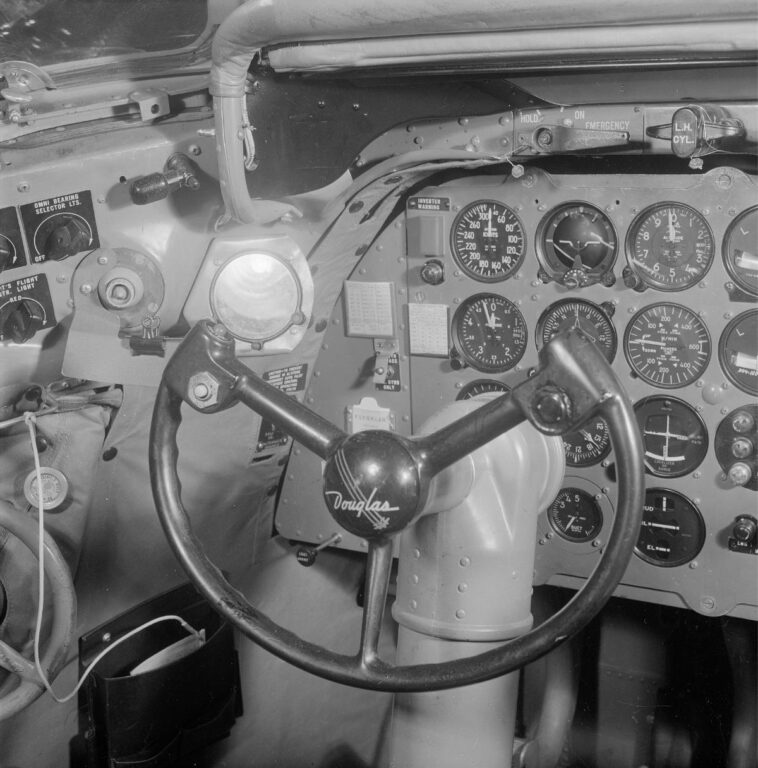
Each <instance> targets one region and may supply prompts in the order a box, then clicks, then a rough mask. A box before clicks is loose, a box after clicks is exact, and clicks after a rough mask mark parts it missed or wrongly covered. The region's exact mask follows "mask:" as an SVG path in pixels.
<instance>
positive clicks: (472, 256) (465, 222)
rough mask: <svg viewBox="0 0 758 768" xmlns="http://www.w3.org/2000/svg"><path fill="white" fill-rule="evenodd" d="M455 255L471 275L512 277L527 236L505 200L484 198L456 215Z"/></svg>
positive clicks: (486, 279)
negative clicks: (504, 203) (496, 200)
mask: <svg viewBox="0 0 758 768" xmlns="http://www.w3.org/2000/svg"><path fill="white" fill-rule="evenodd" d="M451 241H452V242H451V246H452V250H453V256H454V257H455V260H456V262H457V263H458V266H459V267H460V268H461V269H462V270H463V271H464V272H465V273H466V274H467V275H469V276H470V277H473V278H474V279H475V280H481V281H483V282H496V281H498V280H505V279H506V278H508V277H510V276H511V275H512V274H513V273H514V272H515V271H516V270H517V269H518V268H519V267H520V266H521V262H522V261H523V260H524V254H525V253H526V237H525V235H524V227H523V225H522V224H521V221H520V219H519V218H518V216H516V214H515V213H514V212H513V211H512V210H511V209H510V208H508V206H505V205H503V204H502V203H497V202H495V201H494V200H481V201H479V202H476V203H472V204H471V205H469V206H468V207H467V208H464V209H463V210H462V211H461V212H460V213H459V214H458V216H457V217H456V219H455V222H454V224H453V231H452V234H451Z"/></svg>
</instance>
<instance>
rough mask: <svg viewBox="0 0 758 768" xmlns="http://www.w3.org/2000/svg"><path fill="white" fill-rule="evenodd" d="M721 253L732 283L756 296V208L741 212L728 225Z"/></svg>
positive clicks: (757, 209)
mask: <svg viewBox="0 0 758 768" xmlns="http://www.w3.org/2000/svg"><path fill="white" fill-rule="evenodd" d="M722 252H723V256H724V264H725V266H726V269H727V271H728V272H729V274H730V275H731V276H732V278H733V279H734V282H735V283H737V285H739V286H740V288H742V289H743V290H745V291H747V292H748V293H750V294H752V295H753V296H758V206H756V207H755V208H750V209H748V210H747V211H743V212H742V213H741V214H740V215H739V216H738V217H737V218H736V219H735V220H734V221H733V222H732V223H731V224H730V225H729V229H727V231H726V235H725V236H724V245H723V249H722Z"/></svg>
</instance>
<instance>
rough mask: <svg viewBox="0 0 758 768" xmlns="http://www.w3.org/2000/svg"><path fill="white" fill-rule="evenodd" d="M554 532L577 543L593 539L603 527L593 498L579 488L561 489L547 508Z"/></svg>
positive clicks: (599, 511)
mask: <svg viewBox="0 0 758 768" xmlns="http://www.w3.org/2000/svg"><path fill="white" fill-rule="evenodd" d="M547 518H548V520H549V521H550V525H552V526H553V528H554V529H555V532H556V533H557V534H558V535H559V536H561V537H562V538H564V539H567V540H568V541H574V542H577V543H580V542H583V541H590V540H591V539H594V538H595V537H596V536H597V534H598V533H599V532H600V529H601V528H602V527H603V513H602V511H601V509H600V506H599V505H598V503H597V502H596V501H595V499H594V498H593V496H592V495H591V494H589V493H587V491H583V490H582V489H581V488H563V489H561V491H560V493H559V494H558V495H557V496H556V497H555V501H553V503H552V504H551V505H550V506H549V507H548V510H547Z"/></svg>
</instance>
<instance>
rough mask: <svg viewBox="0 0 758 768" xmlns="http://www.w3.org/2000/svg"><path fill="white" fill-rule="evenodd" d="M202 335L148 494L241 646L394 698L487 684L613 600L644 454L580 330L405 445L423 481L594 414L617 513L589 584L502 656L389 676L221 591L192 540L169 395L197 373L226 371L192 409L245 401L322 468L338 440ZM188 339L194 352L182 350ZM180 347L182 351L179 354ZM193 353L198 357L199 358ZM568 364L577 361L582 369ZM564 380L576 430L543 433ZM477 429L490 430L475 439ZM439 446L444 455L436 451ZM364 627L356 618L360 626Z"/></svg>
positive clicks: (172, 369)
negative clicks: (479, 451) (461, 461)
mask: <svg viewBox="0 0 758 768" xmlns="http://www.w3.org/2000/svg"><path fill="white" fill-rule="evenodd" d="M200 326H203V323H201V324H198V326H196V327H195V329H193V331H192V332H191V333H190V334H189V335H188V340H189V341H188V340H185V342H186V347H185V343H183V345H182V346H180V348H179V350H177V352H176V353H175V355H174V358H172V361H170V363H169V365H168V366H167V369H166V372H165V373H164V377H163V380H162V381H161V384H160V387H159V389H158V394H157V398H156V402H155V408H154V411H153V420H152V425H151V432H150V450H149V464H150V475H151V483H152V488H153V496H154V499H155V504H156V508H157V511H158V516H159V518H160V520H161V524H162V526H163V529H164V532H165V534H166V536H167V538H168V540H169V543H170V545H171V547H172V549H173V551H174V553H175V554H176V556H177V558H178V559H179V561H180V563H181V565H182V567H183V568H184V570H185V571H186V573H187V575H188V576H189V578H190V579H191V580H192V581H193V583H194V584H195V585H196V586H197V588H198V589H199V590H200V592H201V593H202V594H203V595H204V596H205V597H206V599H207V600H208V601H209V603H210V604H211V605H212V606H213V608H214V609H215V610H216V611H217V612H219V613H220V614H221V615H222V616H223V617H224V618H225V619H226V620H228V621H229V622H231V623H232V624H233V625H235V626H236V627H237V628H238V629H239V630H240V631H241V632H242V633H243V634H245V635H246V636H247V637H248V638H249V639H251V640H253V641H254V642H256V643H257V644H259V645H261V646H262V647H263V648H266V649H267V650H268V651H270V652H271V653H273V654H275V655H276V656H278V657H279V658H281V659H283V660H285V661H288V662H290V663H291V664H293V665H295V666H297V667H300V668H301V669H304V670H306V671H308V672H311V673H313V674H316V675H318V676H320V677H324V678H326V679H329V680H332V681H334V682H337V683H342V684H346V685H350V686H354V687H359V688H367V689H371V690H383V691H395V692H410V691H430V690H442V689H446V688H452V687H456V686H460V685H467V684H471V683H476V682H481V681H484V680H488V679H491V678H493V677H497V676H499V675H502V674H506V673H508V672H511V671H513V670H515V669H518V668H520V667H522V666H524V665H525V664H527V663H530V662H531V661H533V660H535V659H537V658H539V657H540V656H542V655H544V654H545V653H547V652H549V651H550V650H552V649H553V648H554V647H556V646H557V645H558V644H560V643H561V642H563V641H564V640H566V639H567V638H569V637H571V636H572V635H573V634H575V633H576V632H578V631H579V630H580V629H582V628H583V627H584V626H585V625H586V624H587V623H588V622H589V621H590V620H591V619H592V618H593V617H594V616H595V615H596V614H597V613H598V612H599V610H600V609H601V608H602V606H603V605H604V604H605V603H606V602H607V600H608V599H609V598H610V596H611V595H612V593H613V591H614V589H615V587H616V585H617V584H618V582H619V581H620V579H621V577H622V576H623V573H624V571H625V570H626V566H627V564H628V561H629V559H630V557H631V554H632V551H633V548H634V545H635V542H636V540H637V536H638V531H639V526H640V522H641V515H642V506H643V499H644V465H643V462H642V456H643V450H642V444H641V438H640V435H639V430H638V428H637V421H636V418H635V415H634V411H633V409H632V406H631V403H630V402H629V400H628V398H626V396H625V395H623V394H622V393H623V390H622V388H621V385H620V384H619V382H618V380H617V379H616V377H615V374H614V373H613V371H612V369H611V368H610V366H609V365H608V364H607V362H606V361H605V359H604V358H603V356H602V354H601V353H600V352H598V351H597V350H596V349H595V348H594V346H593V345H592V343H591V342H589V341H588V340H587V339H586V337H584V336H583V335H582V334H581V332H579V333H577V332H570V333H569V334H567V335H565V336H564V337H556V339H554V340H553V341H551V342H550V343H549V344H547V345H546V346H545V347H543V349H542V350H541V352H540V362H541V365H540V369H539V370H538V372H537V374H536V375H535V376H534V377H532V378H531V379H529V380H528V381H526V382H524V383H523V384H521V385H519V386H518V387H517V388H515V389H514V390H513V391H512V392H511V393H508V394H505V395H503V396H501V397H499V398H497V399H495V400H492V401H490V402H488V403H486V404H485V405H483V406H482V407H481V408H479V409H477V410H475V411H473V412H472V413H470V414H468V415H467V416H465V417H463V418H462V419H459V420H458V422H454V423H453V424H452V425H449V426H447V427H445V428H443V429H442V430H440V431H439V432H437V433H435V434H434V435H428V436H424V437H422V438H410V439H407V438H406V439H403V440H404V441H405V442H406V443H407V444H408V445H409V446H410V447H411V450H413V451H415V452H416V455H417V456H418V459H419V462H420V463H421V464H423V463H424V462H426V469H425V471H426V472H430V471H431V472H433V473H434V474H436V472H438V471H440V470H441V469H443V468H444V467H445V466H447V465H448V464H451V463H453V462H454V461H456V460H457V459H458V458H461V457H462V456H463V455H466V454H467V453H470V452H471V451H472V450H474V449H475V448H477V447H479V446H480V445H482V444H484V443H486V442H488V441H489V440H491V439H492V438H493V437H495V436H496V435H497V434H501V433H502V432H504V431H506V430H507V429H509V428H511V427H512V426H515V424H518V423H519V422H521V421H523V420H524V419H525V418H528V419H529V421H530V422H532V423H533V424H534V425H535V426H537V428H538V429H540V430H541V431H543V432H548V433H553V434H559V433H563V432H566V431H568V430H570V429H572V428H574V427H575V426H576V423H575V422H576V420H577V419H580V420H581V421H583V420H584V419H585V418H587V417H588V416H589V415H594V414H597V415H600V416H602V417H603V418H604V419H605V420H606V422H607V424H608V429H609V433H610V437H611V443H612V445H613V448H614V450H615V453H616V461H617V465H618V467H619V471H618V472H617V475H618V502H617V511H616V515H615V520H614V524H613V528H612V530H611V533H610V535H609V537H608V543H607V545H606V546H605V548H604V550H603V551H602V553H601V556H600V559H599V561H598V563H597V565H596V567H595V569H594V570H593V572H592V574H591V575H590V577H589V578H588V580H587V581H586V583H585V584H584V586H583V587H582V588H581V589H580V590H579V591H578V592H577V593H576V594H575V595H574V597H573V598H572V599H571V600H570V601H569V602H568V603H567V604H566V605H565V606H564V607H563V608H562V609H561V610H560V611H559V612H558V613H556V614H554V615H553V616H552V617H551V618H550V619H548V620H547V621H545V622H544V623H543V624H541V625H540V626H538V627H536V628H534V629H532V630H531V631H529V632H528V633H526V634H524V635H522V636H520V637H518V638H515V639H513V640H510V641H508V642H507V643H506V644H504V645H503V646H501V647H499V648H495V649H492V650H489V651H486V652H483V653H480V654H478V655H475V656H472V657H469V658H465V659H459V660H455V661H448V662H441V663H434V664H416V665H408V666H395V665H393V664H388V663H386V662H384V661H382V660H381V659H379V658H378V656H376V655H371V656H370V658H367V657H366V655H365V654H363V655H361V654H360V653H359V654H357V655H354V656H347V655H343V654H337V653H334V652H332V651H330V650H328V649H325V648H323V647H322V646H319V645H316V644H314V643H311V642H309V641H306V640H303V639H302V638H301V637H299V636H298V635H296V634H295V633H293V632H291V631H290V630H287V629H285V628H284V627H282V626H280V625H279V624H277V623H276V622H274V621H273V620H271V619H270V618H269V617H268V616H266V615H265V614H264V613H262V612H261V611H258V610H257V609H256V608H255V607H254V606H252V605H251V604H250V603H249V602H248V601H247V600H246V598H245V597H244V596H243V595H242V594H241V593H240V592H239V591H237V590H236V589H235V588H234V587H233V586H232V585H231V584H229V582H228V581H227V580H226V579H225V577H224V576H223V574H222V573H221V571H220V570H219V569H218V568H217V567H216V566H215V565H214V564H213V563H212V562H211V561H210V560H209V559H208V557H207V555H206V554H205V552H204V550H203V547H202V545H201V543H200V541H199V540H198V539H197V537H196V536H195V535H194V533H193V531H192V528H191V525H190V521H189V517H188V515H187V513H186V511H185V509H184V506H183V504H182V501H181V483H180V480H179V476H178V472H177V460H178V453H179V452H178V446H177V442H176V436H177V432H178V429H179V425H180V423H181V412H180V408H181V404H182V402H183V397H182V395H179V394H176V390H177V389H178V390H179V391H181V392H182V394H183V395H184V397H185V398H186V391H187V382H188V381H189V380H190V379H191V376H192V374H191V373H190V371H192V370H197V369H198V366H199V367H200V368H201V369H202V370H203V371H207V370H208V369H210V370H212V371H213V373H214V375H215V376H220V375H222V372H223V375H225V376H226V377H227V379H226V380H224V381H221V386H220V389H221V392H220V393H219V399H218V402H217V403H216V404H212V405H211V406H209V407H206V408H204V409H203V408H198V407H197V403H192V402H191V399H190V402H191V404H193V405H195V407H196V408H197V409H198V410H206V411H209V412H213V411H218V410H221V409H222V408H224V407H228V405H229V404H232V403H234V402H237V401H242V402H244V403H245V404H246V405H248V406H249V407H251V408H253V409H254V410H256V411H257V412H259V413H261V415H263V416H265V417H266V418H271V419H273V420H274V421H275V422H277V423H278V424H279V425H280V426H282V427H283V428H284V429H285V430H287V431H289V432H290V433H291V434H292V436H293V437H295V439H297V440H299V441H300V442H302V443H303V444H304V445H305V446H306V447H308V448H310V449H311V450H313V451H314V452H315V453H317V454H318V455H319V456H322V457H324V458H326V457H327V456H328V455H329V454H330V453H333V452H334V451H336V450H337V447H338V446H339V445H340V444H341V441H342V440H344V439H345V438H346V435H345V434H344V433H343V432H342V431H341V430H339V429H338V428H337V427H335V426H334V425H332V424H331V423H330V422H328V421H326V420H325V419H323V418H322V417H320V416H318V415H317V414H315V413H314V412H313V411H311V410H310V409H308V408H306V407H305V406H303V405H302V404H300V403H298V402H297V401H296V400H295V399H294V398H291V397H289V396H288V395H285V394H284V393H282V392H281V391H280V390H278V389H276V388H274V387H271V386H270V385H268V384H267V383H266V382H264V381H262V380H261V379H259V378H258V377H257V376H255V374H253V373H252V372H251V371H250V370H249V369H248V368H247V367H246V366H244V365H243V364H242V363H240V362H239V361H238V360H237V359H236V358H234V357H233V354H231V355H226V354H225V353H223V350H222V352H219V349H218V345H217V344H216V341H218V340H219V339H222V340H223V331H222V333H221V336H218V335H217V334H216V333H214V328H213V327H212V326H211V324H210V323H208V322H205V324H204V326H203V328H201V329H200V330H199V331H198V328H199V327H200ZM216 329H218V326H216ZM193 335H194V337H195V340H194V342H193V341H192V340H190V337H191V336H193ZM567 337H570V338H568V339H567ZM198 338H200V342H198V341H197V339H198ZM193 343H194V345H195V346H194V350H193V346H192V345H193ZM224 344H226V345H227V346H228V344H227V343H226V342H225V341H224V342H223V343H222V344H221V347H223V346H224ZM182 347H185V354H184V355H182ZM232 348H233V347H232ZM198 349H202V351H201V352H200V353H198ZM575 358H579V360H578V362H577V360H576V359H575ZM188 361H189V362H188ZM561 380H564V381H567V380H570V381H571V386H570V387H569V389H572V390H573V393H572V394H574V400H573V402H574V405H575V406H578V407H576V414H575V417H574V419H573V421H572V420H571V419H569V423H567V422H566V420H563V422H562V423H560V424H558V425H556V424H555V423H552V424H551V423H549V421H551V420H553V417H551V418H550V420H548V421H547V422H546V420H545V418H543V416H544V414H541V410H542V409H541V408H540V397H541V396H542V395H544V393H545V392H549V393H554V392H555V391H556V390H557V388H558V387H559V384H558V382H559V381H561ZM582 401H583V402H582ZM590 404H591V405H590ZM493 424H494V426H493ZM484 425H486V427H487V428H486V430H484V431H483V427H484ZM459 430H460V431H459ZM460 434H464V435H468V436H469V437H470V436H471V435H472V434H474V435H478V438H476V443H477V444H476V445H474V446H473V447H471V446H466V448H465V449H463V452H462V443H461V440H460V439H457V438H456V435H460ZM401 439H402V438H401ZM435 445H437V446H443V448H440V449H439V450H438V452H437V453H435V451H434V446H435ZM429 479H431V477H430V478H429ZM372 546H373V543H372ZM377 547H378V548H380V549H382V550H383V552H384V555H383V557H384V558H385V559H386V557H390V558H391V540H390V539H384V540H383V541H382V540H378V543H377ZM387 553H389V554H387ZM369 578H370V574H369ZM365 618H366V617H365V615H364V621H365ZM380 618H381V617H379V619H380Z"/></svg>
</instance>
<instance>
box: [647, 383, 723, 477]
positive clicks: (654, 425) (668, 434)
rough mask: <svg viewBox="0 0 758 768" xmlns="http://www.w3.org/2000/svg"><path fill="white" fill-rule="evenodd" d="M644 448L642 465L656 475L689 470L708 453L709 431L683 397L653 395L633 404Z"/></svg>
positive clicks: (682, 472) (684, 472) (697, 464)
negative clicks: (680, 398)
mask: <svg viewBox="0 0 758 768" xmlns="http://www.w3.org/2000/svg"><path fill="white" fill-rule="evenodd" d="M634 412H635V414H636V415H637V423H638V424H639V427H640V432H641V433H642V442H643V445H644V447H645V458H644V461H645V467H646V468H647V471H648V472H649V473H650V474H651V475H655V476H656V477H681V476H682V475H686V474H687V473H688V472H692V471H693V470H694V469H696V468H697V467H698V466H700V463H701V462H702V461H703V459H704V458H705V455H706V453H707V452H708V430H707V429H706V426H705V422H704V421H703V419H702V417H701V416H700V414H699V413H698V412H697V411H696V410H695V409H694V408H693V407H692V406H691V405H690V404H689V403H685V402H684V400H679V399H678V398H675V397H665V396H663V395H653V396H652V397H646V398H645V399H644V400H640V401H639V402H638V403H637V404H636V405H635V406H634Z"/></svg>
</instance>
